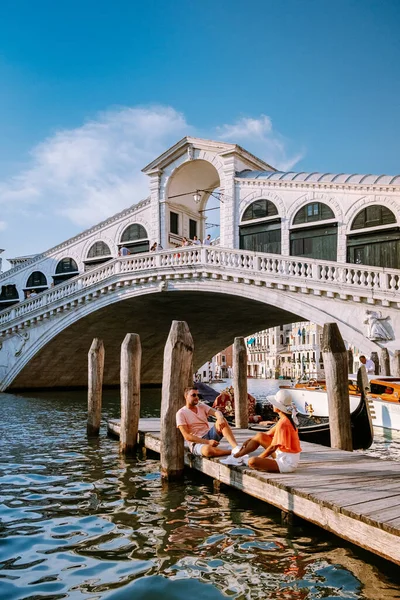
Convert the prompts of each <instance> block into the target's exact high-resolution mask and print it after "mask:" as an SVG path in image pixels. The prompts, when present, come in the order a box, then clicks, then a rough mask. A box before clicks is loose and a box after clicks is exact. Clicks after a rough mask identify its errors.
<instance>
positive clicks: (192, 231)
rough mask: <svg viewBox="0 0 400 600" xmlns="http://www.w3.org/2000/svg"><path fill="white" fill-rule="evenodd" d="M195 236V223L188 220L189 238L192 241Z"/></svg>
mask: <svg viewBox="0 0 400 600" xmlns="http://www.w3.org/2000/svg"><path fill="white" fill-rule="evenodd" d="M195 235H196V236H197V221H194V220H193V219H189V238H190V239H191V240H192V239H193V238H194V236H195Z"/></svg>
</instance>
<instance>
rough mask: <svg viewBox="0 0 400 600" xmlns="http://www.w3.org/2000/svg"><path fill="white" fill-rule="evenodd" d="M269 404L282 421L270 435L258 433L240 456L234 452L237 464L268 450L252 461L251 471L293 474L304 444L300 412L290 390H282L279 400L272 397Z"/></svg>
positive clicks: (249, 441)
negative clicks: (301, 439)
mask: <svg viewBox="0 0 400 600" xmlns="http://www.w3.org/2000/svg"><path fill="white" fill-rule="evenodd" d="M267 400H268V401H269V402H270V403H271V404H272V405H273V407H274V412H276V413H278V415H279V421H278V423H277V424H276V425H274V427H272V429H270V430H269V431H268V433H262V432H259V433H257V434H256V435H255V436H254V437H253V438H250V439H249V440H247V441H246V442H245V443H244V444H243V446H242V447H241V449H240V451H239V452H238V453H235V452H232V454H233V457H234V458H235V459H236V460H240V459H242V460H243V458H242V457H244V456H246V454H249V453H250V452H254V450H257V448H258V447H259V446H262V447H263V448H265V450H264V452H262V453H261V454H260V455H259V456H253V457H251V458H249V459H248V465H249V467H250V468H251V469H256V470H257V471H268V472H269V473H293V471H295V470H296V469H297V467H298V464H299V461H300V452H301V447H300V440H299V434H298V431H297V426H296V425H297V418H296V409H295V408H294V407H293V403H292V398H291V396H290V393H289V392H288V391H287V390H279V392H278V393H277V394H276V396H268V397H267Z"/></svg>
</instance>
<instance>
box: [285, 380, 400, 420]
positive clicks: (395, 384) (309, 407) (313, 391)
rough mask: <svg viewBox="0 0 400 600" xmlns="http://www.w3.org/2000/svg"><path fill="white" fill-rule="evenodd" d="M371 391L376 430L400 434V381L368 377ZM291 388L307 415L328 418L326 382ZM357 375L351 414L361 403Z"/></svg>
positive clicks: (352, 387) (351, 389)
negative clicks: (379, 428)
mask: <svg viewBox="0 0 400 600" xmlns="http://www.w3.org/2000/svg"><path fill="white" fill-rule="evenodd" d="M368 383H369V389H368V390H367V400H368V401H369V403H370V406H371V414H372V418H373V425H374V427H384V428H387V429H394V430H396V431H400V378H399V377H390V376H383V375H382V376H378V375H368ZM285 389H289V391H290V394H291V396H292V398H293V402H294V404H295V406H296V408H297V410H298V411H299V413H302V414H304V415H307V414H308V415H313V416H314V417H315V416H318V417H328V416H329V407H328V394H327V391H326V384H325V382H322V381H310V382H308V383H300V384H296V385H295V386H294V387H291V388H285ZM360 397H361V396H360V390H359V388H358V385H357V375H350V376H349V400H350V412H351V413H353V412H354V411H355V410H356V409H357V406H358V404H359V402H360Z"/></svg>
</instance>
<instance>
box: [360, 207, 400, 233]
mask: <svg viewBox="0 0 400 600" xmlns="http://www.w3.org/2000/svg"><path fill="white" fill-rule="evenodd" d="M391 223H396V217H395V216H394V214H393V213H392V211H391V210H389V209H388V208H386V206H380V205H378V206H367V208H364V209H363V210H361V211H360V212H359V213H358V215H357V216H356V217H355V219H354V220H353V223H352V225H351V229H352V230H354V229H365V228H367V227H380V226H382V225H390V224H391Z"/></svg>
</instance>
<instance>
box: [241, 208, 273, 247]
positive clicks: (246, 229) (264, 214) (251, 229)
mask: <svg viewBox="0 0 400 600" xmlns="http://www.w3.org/2000/svg"><path fill="white" fill-rule="evenodd" d="M249 221H253V222H252V223H251V222H250V223H249ZM254 221H256V222H254ZM239 236H240V248H241V249H242V250H253V251H254V252H268V253H272V254H280V252H281V219H280V217H279V216H278V209H277V208H276V206H275V204H274V203H273V202H271V201H270V200H264V199H261V200H256V201H255V202H253V203H252V204H250V206H248V207H247V208H246V210H245V211H244V214H243V217H242V224H241V225H240V227H239Z"/></svg>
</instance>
